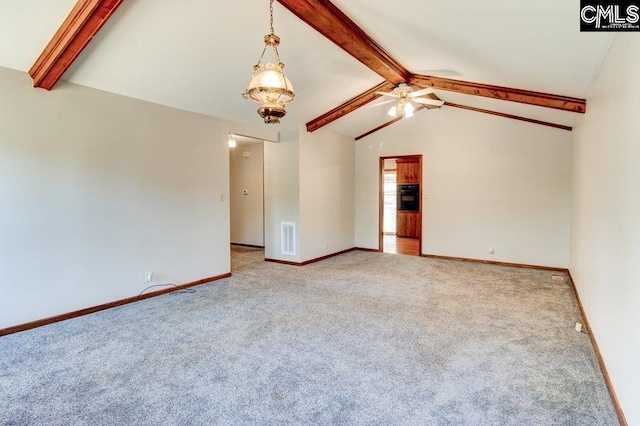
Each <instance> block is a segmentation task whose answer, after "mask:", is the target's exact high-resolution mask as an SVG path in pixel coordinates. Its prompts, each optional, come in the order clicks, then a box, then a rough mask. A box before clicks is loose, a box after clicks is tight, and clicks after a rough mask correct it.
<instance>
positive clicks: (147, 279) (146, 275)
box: [144, 271, 153, 283]
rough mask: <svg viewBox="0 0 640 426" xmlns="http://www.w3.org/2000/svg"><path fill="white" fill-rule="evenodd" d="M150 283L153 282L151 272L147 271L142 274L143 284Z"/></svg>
mask: <svg viewBox="0 0 640 426" xmlns="http://www.w3.org/2000/svg"><path fill="white" fill-rule="evenodd" d="M151 281H153V272H151V271H148V272H145V273H144V282H146V283H150V282H151Z"/></svg>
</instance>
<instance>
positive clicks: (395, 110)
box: [387, 105, 398, 117]
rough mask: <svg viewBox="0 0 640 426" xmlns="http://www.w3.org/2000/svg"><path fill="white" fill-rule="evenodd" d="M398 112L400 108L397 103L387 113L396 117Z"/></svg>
mask: <svg viewBox="0 0 640 426" xmlns="http://www.w3.org/2000/svg"><path fill="white" fill-rule="evenodd" d="M397 113H398V108H397V107H396V106H395V105H394V106H392V107H391V109H390V110H389V112H387V114H388V115H389V116H391V117H395V116H396V114H397Z"/></svg>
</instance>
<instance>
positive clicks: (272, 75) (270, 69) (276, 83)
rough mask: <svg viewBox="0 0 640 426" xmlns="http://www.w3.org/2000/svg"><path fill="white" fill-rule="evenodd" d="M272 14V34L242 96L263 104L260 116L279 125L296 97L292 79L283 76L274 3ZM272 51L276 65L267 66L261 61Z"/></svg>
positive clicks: (271, 4)
mask: <svg viewBox="0 0 640 426" xmlns="http://www.w3.org/2000/svg"><path fill="white" fill-rule="evenodd" d="M269 5H270V6H269V11H270V14H271V31H270V32H269V34H267V35H266V36H264V49H262V55H260V59H258V63H257V64H255V65H254V66H253V75H252V76H251V81H250V82H249V85H248V86H247V88H246V90H245V92H244V93H243V94H242V96H243V97H244V98H245V99H251V100H252V101H254V102H257V103H259V104H260V108H258V114H259V115H260V117H262V118H263V119H264V122H265V123H275V124H277V123H280V119H281V118H282V117H284V116H285V114H286V113H287V111H286V110H285V105H286V104H288V103H290V102H292V101H293V97H294V96H295V94H294V93H293V86H292V85H291V82H290V81H289V79H288V78H287V77H286V76H285V75H284V64H283V63H282V62H281V61H280V55H279V54H278V45H279V44H280V37H278V36H277V35H275V33H274V31H273V0H270V3H269ZM267 48H271V49H272V51H273V59H274V61H273V62H267V63H266V64H264V63H263V62H262V59H263V58H264V54H265V52H266V51H267Z"/></svg>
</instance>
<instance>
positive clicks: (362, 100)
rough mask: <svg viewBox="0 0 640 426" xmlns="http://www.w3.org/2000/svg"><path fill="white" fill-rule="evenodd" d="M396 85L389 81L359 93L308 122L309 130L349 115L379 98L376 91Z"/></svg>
mask: <svg viewBox="0 0 640 426" xmlns="http://www.w3.org/2000/svg"><path fill="white" fill-rule="evenodd" d="M394 87H395V85H394V84H393V83H389V82H388V81H385V82H383V83H380V84H378V85H377V86H376V87H372V88H371V89H369V90H367V91H366V92H364V93H361V94H359V95H358V96H356V97H355V98H353V99H350V100H348V101H347V102H345V103H343V104H342V105H340V106H338V107H336V108H334V109H332V110H331V111H329V112H327V113H325V114H322V115H321V116H320V117H318V118H314V119H313V120H311V121H310V122H308V123H307V131H308V132H313V131H314V130H318V129H319V128H320V127H323V126H326V125H327V124H329V123H331V122H332V121H335V120H337V119H338V118H340V117H342V116H344V115H347V114H349V113H350V112H352V111H354V110H356V109H358V108H360V107H361V106H363V105H365V104H367V103H369V102H371V101H373V100H374V99H377V98H379V97H380V95H376V93H375V92H390V91H391V90H393V88H394Z"/></svg>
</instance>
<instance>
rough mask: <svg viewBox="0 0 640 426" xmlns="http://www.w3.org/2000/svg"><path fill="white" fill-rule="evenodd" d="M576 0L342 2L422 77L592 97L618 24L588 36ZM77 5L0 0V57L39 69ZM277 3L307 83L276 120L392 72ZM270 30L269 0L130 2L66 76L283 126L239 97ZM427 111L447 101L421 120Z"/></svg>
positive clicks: (357, 129)
mask: <svg viewBox="0 0 640 426" xmlns="http://www.w3.org/2000/svg"><path fill="white" fill-rule="evenodd" d="M282 3H284V4H286V5H288V6H289V7H290V8H291V7H292V6H291V5H292V4H293V5H295V4H296V3H299V2H297V1H293V0H282ZM320 3H326V2H320ZM574 3H575V2H573V1H557V0H539V1H536V2H524V1H513V0H493V1H486V2H477V1H475V0H452V1H446V2H442V1H427V0H394V1H393V2H389V1H385V0H334V1H333V4H334V5H335V6H337V8H338V9H339V10H341V11H342V12H344V14H345V15H346V16H348V17H349V18H350V19H351V20H352V21H353V22H354V23H355V24H356V25H357V26H359V27H360V28H361V29H362V30H363V31H364V32H365V33H366V34H367V35H368V36H370V37H371V38H372V39H373V40H375V42H377V44H378V45H379V46H380V47H381V48H382V49H383V50H384V51H386V52H388V54H389V55H390V56H391V57H393V58H394V59H395V60H396V61H398V62H399V63H400V64H401V65H403V66H404V67H406V69H407V70H409V71H410V72H411V73H413V74H423V75H430V76H436V77H438V76H440V77H444V78H447V79H456V80H463V81H467V82H476V83H482V84H487V85H497V86H506V87H509V88H515V89H522V90H528V91H536V92H544V93H548V94H553V95H559V96H566V97H574V98H586V97H587V95H588V92H589V89H590V86H591V84H592V82H593V81H594V80H595V77H596V76H597V73H598V71H599V68H600V66H601V64H602V62H603V60H604V57H605V55H606V53H607V51H608V49H609V47H610V45H611V43H612V41H613V38H614V37H615V34H612V33H581V32H579V16H578V5H577V4H574ZM75 5H76V0H51V1H47V2H43V1H41V0H21V1H19V2H18V1H11V0H0V66H3V67H8V68H13V69H17V70H21V71H25V72H26V71H28V70H29V69H30V68H31V67H32V66H33V65H34V63H35V62H36V59H37V58H38V57H39V55H40V54H41V53H42V51H43V49H44V48H45V46H47V44H48V43H49V41H50V40H51V38H52V36H53V35H54V34H55V33H56V31H57V30H58V28H59V27H60V25H61V23H62V22H63V21H64V20H65V18H66V17H67V15H68V14H69V12H70V11H71V10H72V9H73V8H74V6H75ZM274 8H275V11H274V13H275V32H276V34H278V35H279V36H280V37H281V39H282V44H281V46H280V49H279V50H280V54H281V57H282V60H283V62H285V64H286V68H285V71H286V73H287V76H288V77H289V78H290V80H291V81H292V82H293V85H294V88H295V91H296V99H295V101H294V102H293V103H292V104H290V105H289V106H288V107H287V111H288V114H287V116H286V117H285V118H284V119H283V121H282V123H281V124H280V125H278V126H276V127H275V129H280V128H283V127H287V126H289V125H291V124H293V123H296V122H301V123H309V122H312V121H313V120H314V119H316V118H318V117H320V116H322V115H323V114H325V113H327V112H328V111H330V110H332V109H334V108H336V107H338V106H340V105H341V104H343V103H345V102H347V101H349V100H350V99H352V98H354V97H356V96H358V95H360V94H362V93H364V92H366V91H367V90H370V89H371V88H373V87H375V86H377V85H379V84H381V83H384V82H385V79H384V78H383V77H382V76H381V75H380V74H379V73H376V72H374V71H372V70H371V69H370V68H369V67H367V66H366V65H364V64H363V63H361V62H360V61H358V60H357V59H355V58H354V57H352V56H351V55H350V54H349V53H347V52H346V51H344V50H343V49H341V48H339V47H338V46H336V44H334V43H333V42H332V41H330V40H328V39H327V38H325V37H324V36H323V35H321V34H320V33H318V31H316V30H315V29H314V28H312V27H311V26H310V25H308V24H307V23H305V22H303V21H302V20H301V19H299V18H298V17H297V16H295V15H294V14H293V13H292V12H291V11H289V10H288V9H287V8H285V7H283V6H282V5H281V4H280V3H276V4H275V5H274ZM325 24H326V23H325ZM268 31H269V2H268V0H238V1H234V2H229V1H224V2H222V1H215V2H212V1H210V0H187V1H181V2H169V1H158V0H124V2H123V3H122V5H121V6H120V7H119V8H118V9H117V10H116V11H115V13H114V14H113V16H111V18H110V19H109V20H108V21H107V23H106V24H105V25H104V27H103V28H102V29H101V30H100V31H99V32H98V33H97V35H96V36H95V38H94V39H93V41H91V43H90V44H89V45H88V46H87V48H86V49H85V50H84V51H83V52H82V53H81V54H80V56H79V57H78V59H76V60H75V62H74V63H73V64H72V65H71V67H70V68H69V69H68V70H67V71H66V73H65V74H64V75H63V77H62V79H63V80H67V81H70V82H73V83H76V84H80V85H84V86H88V87H93V88H97V89H100V90H105V91H109V92H113V93H118V94H121V95H125V96H130V97H134V98H138V99H143V100H147V101H150V102H155V103H159V104H162V105H167V106H171V107H176V108H180V109H184V110H188V111H193V112H197V113H202V114H208V115H212V116H216V117H222V118H226V119H230V120H234V121H237V122H241V123H247V124H251V125H254V126H258V127H262V126H265V127H267V126H268V128H270V129H274V127H273V125H265V124H262V122H261V119H260V117H258V115H257V114H256V109H257V104H255V103H252V102H249V101H247V100H244V99H242V98H241V96H240V94H241V93H242V92H243V91H244V88H245V87H246V85H247V83H248V80H249V76H250V73H251V69H252V66H253V64H254V63H255V62H256V61H257V59H258V56H259V55H260V52H261V50H262V47H263V44H262V38H263V36H264V35H265V34H267V33H268ZM54 90H56V89H54ZM436 94H437V95H438V96H439V97H440V98H441V99H442V100H444V101H446V102H448V103H449V104H455V105H463V106H468V107H472V108H477V109H484V110H491V111H496V112H500V113H503V114H510V115H514V116H518V117H523V118H527V119H533V120H540V121H544V122H549V123H555V124H559V125H564V126H572V125H573V124H574V123H575V122H576V120H577V118H578V115H579V114H577V113H575V112H569V111H562V110H558V109H550V108H544V107H540V106H534V105H527V104H523V103H516V102H509V101H504V100H497V99H491V98H487V97H482V96H473V95H469V94H462V93H456V92H452V91H448V90H436ZM443 108H452V107H451V106H444V107H443ZM387 109H388V106H380V107H375V108H359V109H357V110H355V111H353V112H351V113H349V114H346V115H344V116H343V117H341V118H339V119H337V120H336V121H333V122H331V123H330V124H328V125H327V126H326V127H327V128H328V129H331V130H334V131H337V132H339V133H343V134H346V135H349V136H353V137H357V136H359V135H362V134H364V133H366V132H368V131H370V130H371V129H374V128H376V127H378V126H380V125H382V124H383V123H386V122H387V121H388V120H389V117H388V116H387V115H386V110H387ZM421 114H438V111H437V110H424V111H421V112H419V113H418V114H416V116H415V117H413V118H411V119H410V120H419V119H420V117H421ZM505 119H506V118H505Z"/></svg>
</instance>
